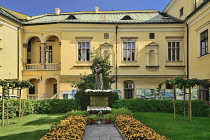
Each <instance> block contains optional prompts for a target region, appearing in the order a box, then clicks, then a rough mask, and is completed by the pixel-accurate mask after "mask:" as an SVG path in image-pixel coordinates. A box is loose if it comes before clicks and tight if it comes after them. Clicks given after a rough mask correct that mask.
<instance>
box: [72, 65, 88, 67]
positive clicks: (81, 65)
mask: <svg viewBox="0 0 210 140" xmlns="http://www.w3.org/2000/svg"><path fill="white" fill-rule="evenodd" d="M90 66H91V65H74V67H90Z"/></svg>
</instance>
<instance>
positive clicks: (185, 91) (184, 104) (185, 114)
mask: <svg viewBox="0 0 210 140" xmlns="http://www.w3.org/2000/svg"><path fill="white" fill-rule="evenodd" d="M185 95H186V88H184V120H185V117H186V107H185Z"/></svg>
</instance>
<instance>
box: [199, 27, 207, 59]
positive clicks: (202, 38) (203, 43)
mask: <svg viewBox="0 0 210 140" xmlns="http://www.w3.org/2000/svg"><path fill="white" fill-rule="evenodd" d="M206 54H208V30H205V31H204V32H202V33H201V34H200V56H203V55H206Z"/></svg>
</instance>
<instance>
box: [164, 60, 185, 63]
mask: <svg viewBox="0 0 210 140" xmlns="http://www.w3.org/2000/svg"><path fill="white" fill-rule="evenodd" d="M166 62H169V63H170V62H183V61H182V60H180V61H168V60H167V61H166Z"/></svg>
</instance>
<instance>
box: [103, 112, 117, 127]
mask: <svg viewBox="0 0 210 140" xmlns="http://www.w3.org/2000/svg"><path fill="white" fill-rule="evenodd" d="M103 119H104V120H105V121H106V124H111V122H112V119H114V115H113V114H111V113H110V114H106V115H104V116H103Z"/></svg>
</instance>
